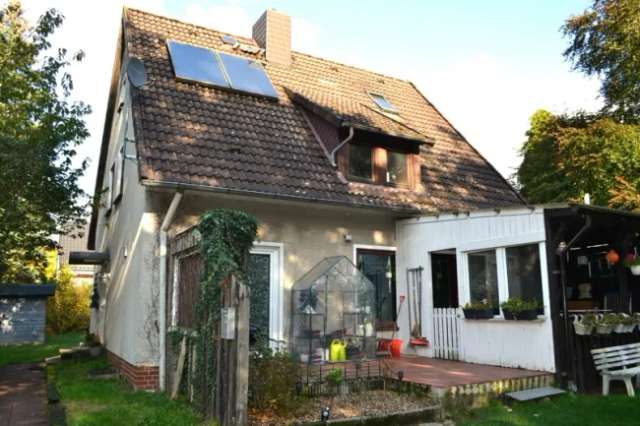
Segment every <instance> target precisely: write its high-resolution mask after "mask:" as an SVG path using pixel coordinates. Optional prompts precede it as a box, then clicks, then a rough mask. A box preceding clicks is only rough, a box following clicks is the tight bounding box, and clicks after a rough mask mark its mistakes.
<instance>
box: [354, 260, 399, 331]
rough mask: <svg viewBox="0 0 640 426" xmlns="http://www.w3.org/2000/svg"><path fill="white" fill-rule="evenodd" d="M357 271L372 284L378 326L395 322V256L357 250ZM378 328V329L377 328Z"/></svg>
mask: <svg viewBox="0 0 640 426" xmlns="http://www.w3.org/2000/svg"><path fill="white" fill-rule="evenodd" d="M356 262H357V265H358V269H359V270H360V271H361V272H362V273H363V274H364V275H365V276H366V277H367V278H369V280H370V281H371V282H372V283H373V285H374V286H375V294H376V310H377V312H376V314H377V320H378V326H380V325H383V326H384V325H385V324H393V323H395V321H396V255H395V253H394V252H393V251H386V250H369V249H366V250H364V249H358V250H357V252H356ZM378 328H380V327H378Z"/></svg>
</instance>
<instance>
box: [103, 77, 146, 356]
mask: <svg viewBox="0 0 640 426" xmlns="http://www.w3.org/2000/svg"><path fill="white" fill-rule="evenodd" d="M128 85H129V83H128V82H124V81H121V83H120V93H119V96H118V101H117V104H116V105H119V104H120V102H124V105H123V107H122V109H121V110H120V111H119V112H118V111H115V112H114V119H113V128H112V132H111V134H112V140H111V142H110V145H109V152H108V156H107V162H106V167H105V174H104V179H103V182H102V187H103V188H107V187H108V186H109V184H110V182H109V173H108V170H109V169H110V168H111V165H112V164H113V162H114V160H115V158H116V155H117V153H118V151H119V150H120V148H121V147H122V144H123V143H125V141H124V138H123V134H124V129H123V132H120V131H119V130H118V127H119V126H125V127H126V133H127V136H126V138H127V139H128V142H126V154H127V156H128V157H130V159H127V160H125V161H124V169H123V187H122V188H123V189H122V199H121V201H120V203H119V204H117V205H115V206H111V212H110V214H109V215H107V209H108V207H109V206H108V205H107V204H108V203H105V205H104V206H103V207H101V208H100V210H99V212H98V216H97V226H96V249H97V250H100V251H108V252H109V253H110V263H109V265H107V266H105V267H103V268H102V271H103V272H106V273H107V274H108V275H107V278H106V280H105V282H104V283H103V285H101V286H100V287H99V291H100V296H101V303H100V305H101V306H100V311H99V315H98V316H97V318H95V319H96V320H97V321H98V324H97V327H96V328H97V330H98V331H99V334H100V337H101V339H102V341H103V343H104V344H105V346H106V348H107V349H108V350H109V351H111V352H113V353H115V354H116V355H118V356H119V357H121V358H123V359H125V360H126V361H128V362H130V363H132V364H140V365H157V364H158V359H159V352H158V343H157V338H158V336H157V314H156V313H155V311H157V303H158V302H157V296H158V291H159V288H158V286H157V268H156V267H155V265H156V264H157V258H156V249H157V238H158V237H157V230H158V227H159V222H158V219H157V216H156V215H155V214H154V213H152V212H149V211H148V210H147V205H148V202H147V194H146V191H145V190H144V187H143V186H142V185H141V184H140V182H139V179H138V170H137V168H138V165H137V162H136V161H135V160H133V158H135V155H136V152H135V145H134V132H133V125H132V122H131V110H130V97H129V91H128ZM121 117H122V118H121Z"/></svg>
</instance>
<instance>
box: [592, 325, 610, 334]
mask: <svg viewBox="0 0 640 426" xmlns="http://www.w3.org/2000/svg"><path fill="white" fill-rule="evenodd" d="M612 331H613V325H611V324H598V325H596V333H598V334H611V332H612Z"/></svg>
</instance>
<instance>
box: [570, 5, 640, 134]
mask: <svg viewBox="0 0 640 426" xmlns="http://www.w3.org/2000/svg"><path fill="white" fill-rule="evenodd" d="M562 30H563V32H564V34H565V35H566V36H567V37H569V38H570V44H569V47H568V48H567V49H566V51H565V52H564V55H565V57H566V58H567V59H569V60H570V61H571V62H572V63H573V65H574V68H575V69H577V70H579V71H582V72H584V73H586V74H587V75H591V76H598V77H601V78H602V87H601V93H602V96H603V98H604V100H605V110H606V111H607V112H610V113H612V114H614V115H615V116H616V117H618V118H619V119H622V120H624V121H626V122H637V121H638V120H639V119H640V72H639V70H640V0H594V1H593V4H592V6H591V8H589V9H587V10H586V11H584V12H583V13H582V14H580V15H576V16H572V17H571V18H569V19H568V20H567V21H566V23H565V25H564V26H563V28H562Z"/></svg>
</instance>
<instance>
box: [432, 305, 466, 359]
mask: <svg viewBox="0 0 640 426" xmlns="http://www.w3.org/2000/svg"><path fill="white" fill-rule="evenodd" d="M433 351H434V356H435V357H436V358H441V359H453V360H458V359H460V313H459V309H458V308H434V309H433Z"/></svg>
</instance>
